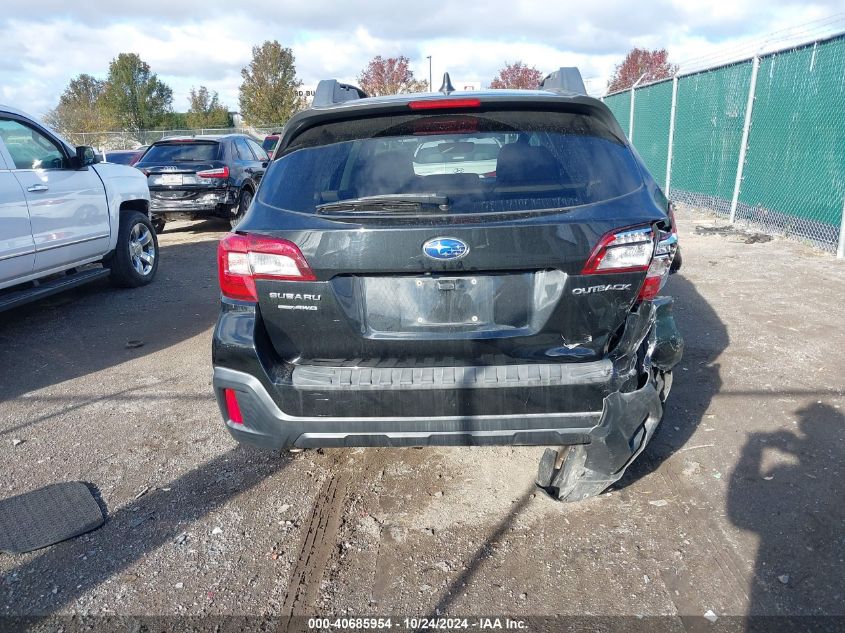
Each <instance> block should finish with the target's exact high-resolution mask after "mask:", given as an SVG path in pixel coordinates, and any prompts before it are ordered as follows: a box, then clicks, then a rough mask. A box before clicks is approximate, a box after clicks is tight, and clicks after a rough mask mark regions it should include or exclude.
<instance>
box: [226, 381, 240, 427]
mask: <svg viewBox="0 0 845 633" xmlns="http://www.w3.org/2000/svg"><path fill="white" fill-rule="evenodd" d="M223 396H224V398H225V400H226V413H227V415H228V418H229V420H231V421H232V422H234V423H235V424H243V423H244V416H243V414H242V413H241V405H240V404H238V394H236V393H235V390H234V389H224V390H223Z"/></svg>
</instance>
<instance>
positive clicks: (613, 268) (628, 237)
mask: <svg viewBox="0 0 845 633" xmlns="http://www.w3.org/2000/svg"><path fill="white" fill-rule="evenodd" d="M652 255H654V232H653V231H652V229H651V227H650V226H646V227H639V228H634V229H624V230H621V231H613V232H611V233H607V234H606V235H604V236H603V237H602V238H601V239H600V240H599V243H598V244H597V245H596V247H595V248H594V249H593V252H592V253H591V254H590V258H589V259H588V260H587V263H586V264H584V269H583V270H582V271H581V274H582V275H603V274H605V273H633V272H642V271H644V270H648V265H649V264H650V263H651V257H652Z"/></svg>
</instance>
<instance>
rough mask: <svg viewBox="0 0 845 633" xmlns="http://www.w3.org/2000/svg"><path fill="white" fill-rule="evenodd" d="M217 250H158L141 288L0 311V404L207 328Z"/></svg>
mask: <svg viewBox="0 0 845 633" xmlns="http://www.w3.org/2000/svg"><path fill="white" fill-rule="evenodd" d="M216 249H217V241H216V240H215V239H205V240H201V241H195V242H189V243H179V244H170V245H163V246H161V248H160V258H161V259H160V263H159V269H158V273H157V277H156V279H155V280H154V281H153V282H152V283H151V284H149V285H148V286H144V287H142V288H133V289H120V288H115V287H113V286H112V285H111V284H110V283H109V281H108V280H102V281H98V282H94V283H91V284H88V285H86V286H81V287H79V288H75V289H73V290H70V291H68V292H65V293H62V294H58V295H54V296H53V297H50V298H48V299H44V300H42V301H38V302H36V303H32V304H28V305H26V306H22V307H20V308H17V309H15V310H10V311H7V312H3V313H0V402H3V401H6V400H10V399H12V398H15V397H17V396H20V395H22V394H24V393H29V392H33V391H36V390H38V389H42V388H44V387H47V386H50V385H54V384H57V383H60V382H63V381H66V380H71V379H75V378H79V377H82V376H86V375H88V374H92V373H95V372H98V371H101V370H103V369H107V368H108V367H112V366H115V365H118V364H121V363H124V362H126V361H129V360H133V359H136V358H138V357H140V356H144V355H147V354H152V353H155V352H157V351H159V350H162V349H166V348H168V347H170V346H172V345H175V344H177V343H179V342H181V341H184V340H186V339H189V338H191V337H193V336H196V335H197V334H199V333H201V332H204V331H206V330H208V329H209V328H210V327H211V326H212V325H213V324H214V322H215V320H216V318H217V310H218V306H219V301H220V299H219V294H218V290H217V279H216V275H217V264H216ZM130 341H131V343H130Z"/></svg>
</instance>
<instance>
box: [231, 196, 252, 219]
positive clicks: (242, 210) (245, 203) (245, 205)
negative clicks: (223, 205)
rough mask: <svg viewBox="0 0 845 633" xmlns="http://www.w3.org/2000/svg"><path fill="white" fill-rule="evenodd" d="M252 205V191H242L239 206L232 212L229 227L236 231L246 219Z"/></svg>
mask: <svg viewBox="0 0 845 633" xmlns="http://www.w3.org/2000/svg"><path fill="white" fill-rule="evenodd" d="M251 203H252V190H251V189H244V190H242V191H241V196H240V198H238V204H237V206H236V207H235V208H234V209H233V210H232V215H231V216H230V218H229V225H230V226H231V227H232V228H233V229H235V228H237V227H238V224H240V223H241V220H243V219H244V215H246V212H247V209H249V205H250V204H251Z"/></svg>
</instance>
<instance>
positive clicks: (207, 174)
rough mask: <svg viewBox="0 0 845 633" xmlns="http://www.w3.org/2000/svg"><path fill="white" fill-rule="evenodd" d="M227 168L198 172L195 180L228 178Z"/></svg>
mask: <svg viewBox="0 0 845 633" xmlns="http://www.w3.org/2000/svg"><path fill="white" fill-rule="evenodd" d="M228 177H229V168H228V167H225V166H224V167H217V168H216V169H206V170H205V171H198V172H197V178H228Z"/></svg>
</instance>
